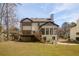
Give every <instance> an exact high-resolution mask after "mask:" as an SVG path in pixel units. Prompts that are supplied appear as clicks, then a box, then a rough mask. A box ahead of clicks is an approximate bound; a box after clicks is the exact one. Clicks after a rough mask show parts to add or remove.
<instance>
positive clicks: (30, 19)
mask: <svg viewBox="0 0 79 59" xmlns="http://www.w3.org/2000/svg"><path fill="white" fill-rule="evenodd" d="M25 20H29V21H31V22H44V24H42V25H40V27H41V26H43V25H46V24H48V23H52V24H53V25H56V26H57V27H59V25H57V24H55V23H54V22H52V21H51V18H24V19H22V20H21V23H22V22H23V21H25Z"/></svg>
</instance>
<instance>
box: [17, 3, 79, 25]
mask: <svg viewBox="0 0 79 59" xmlns="http://www.w3.org/2000/svg"><path fill="white" fill-rule="evenodd" d="M51 14H54V22H55V23H56V24H58V25H60V26H61V25H62V24H63V23H64V22H76V20H78V18H79V3H24V4H21V5H18V6H17V18H18V19H19V20H21V19H23V18H26V17H28V18H31V17H33V18H49V17H50V15H51Z"/></svg>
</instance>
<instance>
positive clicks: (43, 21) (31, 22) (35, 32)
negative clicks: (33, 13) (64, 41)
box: [20, 18, 59, 43]
mask: <svg viewBox="0 0 79 59" xmlns="http://www.w3.org/2000/svg"><path fill="white" fill-rule="evenodd" d="M20 26H21V32H22V34H21V40H26V41H36V39H37V40H38V41H40V42H49V43H52V42H53V40H57V30H58V27H59V26H58V25H57V24H55V23H54V21H53V20H52V19H51V18H24V19H22V20H21V22H20ZM34 37H35V38H36V39H35V38H34Z"/></svg>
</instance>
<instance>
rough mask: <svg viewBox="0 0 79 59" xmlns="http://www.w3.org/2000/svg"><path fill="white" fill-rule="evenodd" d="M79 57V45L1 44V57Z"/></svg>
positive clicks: (10, 42) (9, 42) (8, 42)
mask: <svg viewBox="0 0 79 59" xmlns="http://www.w3.org/2000/svg"><path fill="white" fill-rule="evenodd" d="M73 55H74V56H79V45H52V44H44V43H33V42H12V41H7V42H0V56H73Z"/></svg>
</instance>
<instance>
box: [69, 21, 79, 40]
mask: <svg viewBox="0 0 79 59" xmlns="http://www.w3.org/2000/svg"><path fill="white" fill-rule="evenodd" d="M70 40H71V41H74V40H76V41H79V20H77V25H76V26H75V27H73V28H71V29H70Z"/></svg>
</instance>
